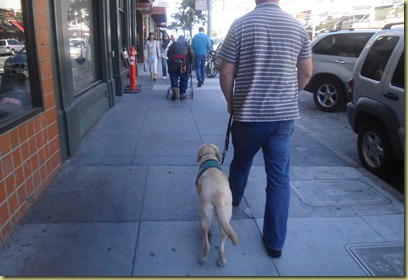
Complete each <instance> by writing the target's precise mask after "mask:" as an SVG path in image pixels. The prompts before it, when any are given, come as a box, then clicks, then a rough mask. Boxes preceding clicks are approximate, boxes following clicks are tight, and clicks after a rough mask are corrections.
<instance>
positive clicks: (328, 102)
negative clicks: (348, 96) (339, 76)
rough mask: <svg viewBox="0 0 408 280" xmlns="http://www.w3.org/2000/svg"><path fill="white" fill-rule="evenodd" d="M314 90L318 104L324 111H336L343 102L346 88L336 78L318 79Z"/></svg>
mask: <svg viewBox="0 0 408 280" xmlns="http://www.w3.org/2000/svg"><path fill="white" fill-rule="evenodd" d="M312 92H313V99H314V102H315V104H316V106H317V107H318V108H319V109H320V110H322V111H324V112H334V111H336V110H337V109H338V108H339V106H340V105H341V104H343V100H344V90H343V88H342V86H341V84H340V83H339V82H337V81H336V80H334V79H331V78H328V79H323V80H321V81H318V82H317V83H315V85H314V87H313V89H312Z"/></svg>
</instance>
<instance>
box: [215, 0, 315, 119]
mask: <svg viewBox="0 0 408 280" xmlns="http://www.w3.org/2000/svg"><path fill="white" fill-rule="evenodd" d="M310 43H311V42H310V39H309V36H308V34H307V32H306V30H305V28H304V27H303V26H302V24H301V23H300V22H299V21H297V20H296V19H294V18H292V17H291V16H290V15H289V14H287V13H286V12H284V11H283V10H282V9H281V8H280V7H279V5H278V4H276V3H270V2H267V3H263V4H259V5H257V6H256V8H255V9H254V10H253V11H251V12H249V13H248V14H246V15H245V16H243V17H241V18H239V19H237V20H236V21H235V22H234V23H233V24H232V25H231V27H230V29H229V31H228V34H227V36H226V38H225V41H224V44H223V45H222V48H221V52H220V58H221V59H222V60H225V61H227V62H230V63H233V64H235V68H236V79H235V88H234V96H233V111H234V120H237V121H241V122H270V121H283V120H293V119H298V118H299V108H298V84H297V69H296V64H297V60H298V59H299V58H308V57H310V56H311V55H312V54H311V48H310Z"/></svg>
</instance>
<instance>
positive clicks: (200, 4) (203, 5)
mask: <svg viewBox="0 0 408 280" xmlns="http://www.w3.org/2000/svg"><path fill="white" fill-rule="evenodd" d="M195 9H196V10H207V0H195Z"/></svg>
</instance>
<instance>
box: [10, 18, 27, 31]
mask: <svg viewBox="0 0 408 280" xmlns="http://www.w3.org/2000/svg"><path fill="white" fill-rule="evenodd" d="M10 23H11V24H12V25H14V26H15V27H17V28H18V29H19V30H20V31H21V32H23V33H24V28H23V27H22V26H21V25H20V24H19V23H18V22H17V21H15V20H10Z"/></svg>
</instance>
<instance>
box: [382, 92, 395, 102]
mask: <svg viewBox="0 0 408 280" xmlns="http://www.w3.org/2000/svg"><path fill="white" fill-rule="evenodd" d="M383 96H384V97H385V98H387V99H391V100H394V101H397V100H398V99H399V97H398V95H396V94H395V93H391V92H384V94H383Z"/></svg>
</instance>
